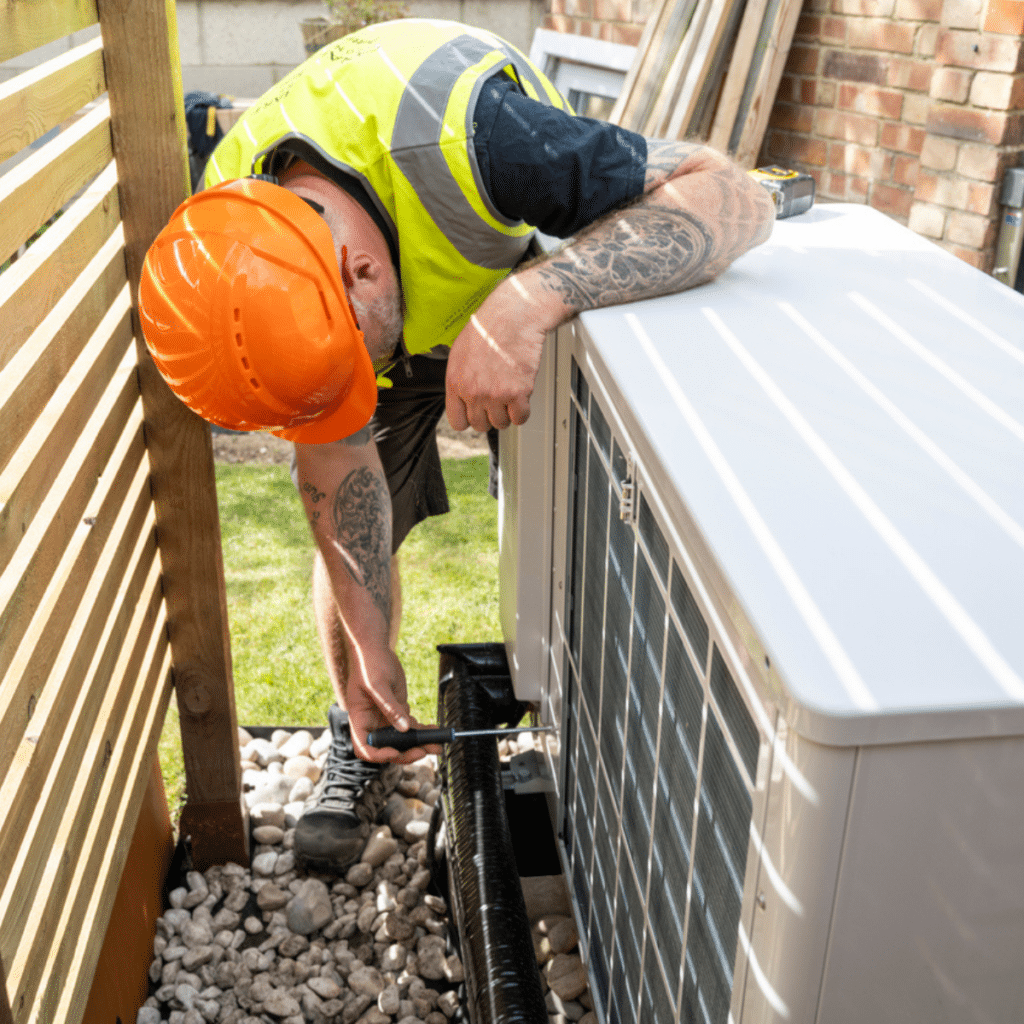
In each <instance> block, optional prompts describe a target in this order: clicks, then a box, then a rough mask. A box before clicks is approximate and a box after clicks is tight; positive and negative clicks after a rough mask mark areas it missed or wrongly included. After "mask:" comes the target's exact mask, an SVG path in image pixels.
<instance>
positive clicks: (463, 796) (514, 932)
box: [438, 644, 548, 1024]
mask: <svg viewBox="0 0 1024 1024" xmlns="http://www.w3.org/2000/svg"><path fill="white" fill-rule="evenodd" d="M494 646H497V647H498V649H499V652H500V661H501V662H502V663H503V662H504V651H503V650H501V648H500V645H489V644H488V645H482V644H480V645H477V644H474V645H463V646H462V647H461V648H460V647H455V646H446V647H444V648H442V649H441V681H440V685H439V691H438V704H439V708H438V711H439V719H440V722H441V724H442V725H444V726H449V727H451V728H454V729H486V728H492V727H493V726H494V725H496V724H497V722H496V719H495V715H496V714H500V713H501V709H496V707H495V702H494V700H493V699H492V697H491V696H490V694H489V692H488V687H489V686H490V687H491V689H493V683H494V680H495V678H496V675H495V673H496V670H497V668H498V666H497V665H496V664H495V658H496V657H497V655H496V654H495V652H494V651H488V650H487V648H493V647H494ZM469 648H472V650H470V651H468V654H467V649H469ZM481 653H482V655H483V657H481V656H480V655H481ZM505 672H506V674H507V667H506V668H505ZM481 676H484V677H486V678H484V679H481V678H480V677H481ZM481 683H483V685H481ZM506 710H507V709H506ZM521 714H522V712H521V711H519V712H518V714H517V715H516V717H515V720H516V721H518V717H519V715H521ZM441 775H442V783H443V790H442V792H443V800H444V815H445V827H446V832H447V847H448V871H449V877H450V885H449V900H450V903H451V909H452V911H453V913H454V917H455V920H456V921H457V923H458V930H459V939H460V950H461V954H462V963H463V967H464V970H465V975H466V997H467V1009H468V1011H469V1016H470V1020H471V1021H472V1022H473V1024H547V1020H548V1016H547V1008H546V1006H545V1004H544V995H543V992H542V991H541V984H540V975H539V973H538V970H537V961H536V956H535V954H534V949H533V939H532V937H531V935H530V925H529V922H528V921H527V918H526V903H525V901H524V899H523V889H522V885H521V884H520V882H519V873H518V871H517V870H516V863H515V853H514V851H513V847H512V836H511V833H510V831H509V827H508V819H507V817H506V816H505V797H504V792H503V790H502V785H501V768H500V765H499V762H498V748H497V743H496V742H495V740H494V738H493V737H487V736H478V737H466V738H464V739H460V740H456V741H455V742H453V743H448V744H446V745H445V747H444V753H443V754H442V756H441Z"/></svg>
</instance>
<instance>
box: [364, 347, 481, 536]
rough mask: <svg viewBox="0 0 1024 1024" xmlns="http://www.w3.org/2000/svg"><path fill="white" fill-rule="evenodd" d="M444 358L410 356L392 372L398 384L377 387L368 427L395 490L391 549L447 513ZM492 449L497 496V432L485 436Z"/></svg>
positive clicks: (393, 494)
mask: <svg viewBox="0 0 1024 1024" xmlns="http://www.w3.org/2000/svg"><path fill="white" fill-rule="evenodd" d="M447 365H448V363H447V361H446V360H444V359H430V358H428V357H427V356H411V357H410V358H409V359H408V362H406V361H403V360H399V362H398V363H396V364H395V366H394V367H392V369H391V370H390V371H389V372H388V377H389V378H390V379H391V380H392V381H393V382H394V386H393V387H390V388H378V390H377V409H376V411H375V412H374V414H373V418H372V419H371V420H370V423H369V428H370V431H371V434H372V436H373V439H374V441H376V442H377V451H378V452H379V454H380V461H381V463H382V464H383V466H384V474H385V476H386V477H387V481H388V489H389V490H390V491H391V513H392V525H391V550H392V552H395V551H397V550H398V547H399V545H400V544H401V543H402V541H403V540H405V537H406V535H407V534H408V533H409V531H410V530H411V529H412V528H413V527H414V526H415V525H416V524H417V523H419V522H421V521H422V520H424V519H426V518H427V517H428V516H439V515H443V514H444V513H445V512H447V511H448V509H449V505H448V491H447V489H446V488H445V485H444V477H443V475H442V474H441V457H440V455H439V454H438V451H437V437H436V434H435V431H436V429H437V424H438V421H439V420H440V419H441V417H442V416H443V415H444V399H445V390H444V375H445V369H446V367H447ZM487 441H488V444H489V445H490V449H491V451H490V461H491V466H490V481H489V488H488V489H489V490H490V493H491V494H492V495H493V496H495V497H497V493H498V491H497V470H498V462H497V455H498V432H497V431H496V430H493V429H492V430H490V431H488V434H487Z"/></svg>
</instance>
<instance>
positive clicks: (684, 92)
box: [665, 0, 743, 139]
mask: <svg viewBox="0 0 1024 1024" xmlns="http://www.w3.org/2000/svg"><path fill="white" fill-rule="evenodd" d="M742 3H743V0H714V3H713V6H712V8H711V10H710V11H709V12H708V17H707V21H705V23H704V29H703V31H702V32H701V36H700V40H699V42H698V43H697V49H696V51H695V53H694V57H693V60H692V61H691V62H690V66H689V68H688V69H687V71H686V77H685V78H684V79H683V82H682V86H681V88H680V90H679V96H678V98H677V99H676V102H675V106H674V107H673V108H672V111H671V116H670V117H669V120H668V124H667V126H666V128H665V137H666V138H669V139H685V138H687V137H688V136H689V135H690V133H691V130H692V128H693V120H694V117H695V115H696V113H697V104H698V101H699V100H700V99H701V96H702V94H703V93H704V87H705V85H706V84H707V83H708V81H709V79H711V78H712V77H713V75H714V73H715V62H716V60H717V59H719V58H720V57H721V56H722V47H723V44H724V43H725V42H726V41H727V39H728V37H729V35H730V34H731V32H732V30H733V29H734V27H735V18H736V17H737V16H738V13H739V10H740V9H741V5H742Z"/></svg>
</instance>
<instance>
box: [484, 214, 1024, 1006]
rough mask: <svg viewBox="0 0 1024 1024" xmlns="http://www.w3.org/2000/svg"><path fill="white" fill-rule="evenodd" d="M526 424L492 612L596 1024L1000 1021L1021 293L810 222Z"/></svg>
mask: <svg viewBox="0 0 1024 1024" xmlns="http://www.w3.org/2000/svg"><path fill="white" fill-rule="evenodd" d="M533 409H534V411H533V417H532V418H531V420H530V422H529V423H528V424H527V425H526V426H525V427H523V428H520V429H518V430H513V431H510V432H508V433H506V434H505V435H503V438H502V456H501V467H502V481H501V482H502V503H501V513H500V514H501V522H502V528H501V538H502V550H501V567H502V624H503V628H504V629H505V635H506V642H507V647H508V649H509V654H510V663H511V665H512V669H513V675H514V679H515V684H516V693H517V695H518V696H519V697H520V698H521V699H526V700H531V701H535V702H536V703H537V705H538V706H539V708H540V711H541V721H542V722H545V723H553V724H556V725H557V726H558V727H559V731H558V733H557V735H553V736H552V737H551V740H550V741H549V745H548V748H547V756H546V759H545V765H546V771H547V773H548V774H549V777H550V778H549V783H550V787H549V790H550V792H549V796H550V799H549V806H550V808H551V812H552V817H553V821H554V824H555V826H556V831H557V835H558V844H559V849H560V853H561V856H562V860H563V865H564V868H565V872H566V876H567V879H568V880H569V883H570V889H571V892H572V896H573V902H574V909H575V913H576V917H577V923H578V926H579V933H580V951H581V954H582V955H583V957H584V959H585V961H586V962H587V964H588V967H589V970H590V978H591V991H592V993H593V994H594V997H595V1002H596V1004H597V1005H596V1010H597V1012H598V1016H599V1017H600V1019H601V1020H602V1021H605V1022H615V1024H634V1022H643V1024H651V1022H654V1024H669V1022H674V1021H680V1022H689V1021H701V1022H704V1021H706V1022H708V1024H727V1022H730V1021H731V1022H734V1024H761V1022H782V1021H792V1022H808V1024H812V1022H813V1024H847V1022H850V1024H854V1022H856V1024H862V1022H863V1021H866V1020H869V1021H871V1022H873V1024H881V1022H893V1024H896V1022H899V1024H911V1022H921V1024H940V1022H958V1024H959V1022H967V1021H971V1022H974V1021H977V1022H979V1024H981V1022H985V1024H1011V1022H1017V1021H1020V1020H1021V1019H1024V972H1022V971H1021V970H1020V965H1019V962H1020V951H1021V950H1022V949H1024V828H1022V825H1024V785H1022V784H1021V780H1022V778H1024V645H1022V644H1021V642H1020V636H1021V627H1020V624H1021V622H1024V585H1022V583H1021V580H1024V527H1022V524H1024V474H1022V473H1021V467H1022V466H1024V458H1022V456H1024V302H1022V301H1021V297H1020V296H1019V295H1017V294H1016V293H1014V292H1013V291H1011V290H1010V289H1008V288H1005V287H1003V286H1001V285H998V284H997V283H995V282H993V281H992V279H991V278H987V277H985V276H984V275H982V274H980V273H979V272H977V271H975V270H973V269H972V268H970V267H968V266H967V265H966V264H964V263H962V262H960V261H958V260H956V259H954V258H952V257H950V256H948V255H947V254H946V253H944V252H943V251H941V250H940V249H938V248H937V247H935V246H933V245H932V244H931V243H928V242H926V241H925V240H923V239H921V238H920V237H918V236H917V235H915V234H913V233H912V232H910V231H908V230H906V229H904V228H902V227H901V226H899V225H897V224H895V223H893V222H892V221H889V220H888V219H887V218H885V217H884V216H882V215H881V214H878V213H876V212H875V211H873V210H870V209H867V208H864V207H859V206H827V207H820V208H817V209H815V210H812V211H811V212H810V213H808V214H806V215H803V216H801V217H797V218H793V219H792V220H789V221H785V222H783V223H780V224H779V225H777V227H776V231H775V234H774V236H773V238H772V240H771V241H770V242H769V243H768V244H766V245H765V246H763V247H761V248H760V249H757V250H755V251H754V252H752V253H750V254H748V255H747V256H746V257H744V258H743V259H741V260H740V261H738V262H737V263H736V264H735V265H734V266H733V267H732V268H731V269H730V270H729V271H728V272H727V273H726V274H725V275H723V277H722V278H721V279H720V280H719V281H717V282H715V283H714V284H713V285H710V286H706V287H703V288H699V289H695V290H693V291H691V292H688V293H685V294H683V295H679V296H673V297H668V298H665V299H659V300H655V301H652V302H645V303H638V304H635V305H631V306H622V307H616V308H613V309H607V310H599V311H595V312H592V313H588V314H585V315H584V316H583V317H582V318H581V319H580V320H579V321H576V322H574V323H572V324H570V325H567V326H566V327H563V328H561V329H560V330H559V331H558V333H557V336H553V337H552V338H551V339H550V343H549V345H548V347H547V349H546V352H545V357H544V364H543V367H542V370H541V376H540V379H539V381H538V387H537V391H536V392H535V395H534V399H533Z"/></svg>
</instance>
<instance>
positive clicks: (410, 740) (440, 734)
mask: <svg viewBox="0 0 1024 1024" xmlns="http://www.w3.org/2000/svg"><path fill="white" fill-rule="evenodd" d="M454 738H455V730H454V729H410V730H409V731H408V732H399V731H398V730H397V729H394V728H392V727H391V726H388V727H387V728H386V729H374V730H373V732H370V733H367V735H366V742H367V743H369V744H370V746H371V747H378V748H380V747H393V748H394V749H395V750H398V751H404V750H412V748H413V747H425V746H426V745H427V744H428V743H450V742H451V741H452V740H453V739H454Z"/></svg>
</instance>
